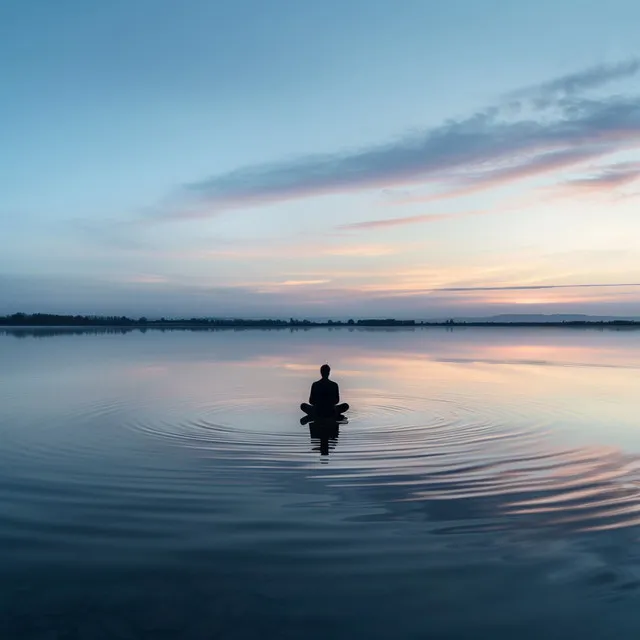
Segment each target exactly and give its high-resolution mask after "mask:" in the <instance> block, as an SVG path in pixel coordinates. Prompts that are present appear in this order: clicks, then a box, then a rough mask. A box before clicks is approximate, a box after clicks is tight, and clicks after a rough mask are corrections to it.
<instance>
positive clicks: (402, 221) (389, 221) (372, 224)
mask: <svg viewBox="0 0 640 640" xmlns="http://www.w3.org/2000/svg"><path fill="white" fill-rule="evenodd" d="M487 213H495V212H492V211H489V210H486V211H484V210H479V211H458V212H453V213H427V214H424V215H418V216H405V217H403V218H384V219H382V220H365V221H363V222H351V223H349V224H342V225H339V226H338V227H337V229H341V230H343V231H357V230H365V229H384V228H387V227H400V226H405V225H408V224H428V223H432V222H442V221H443V220H452V219H454V218H464V217H467V216H474V215H483V214H487Z"/></svg>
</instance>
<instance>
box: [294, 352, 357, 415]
mask: <svg viewBox="0 0 640 640" xmlns="http://www.w3.org/2000/svg"><path fill="white" fill-rule="evenodd" d="M330 373H331V367H329V365H328V364H323V365H322V366H321V367H320V375H321V376H322V377H321V378H320V380H316V381H315V382H314V383H313V384H312V385H311V393H310V394H309V404H307V403H305V402H303V403H302V404H301V405H300V408H301V409H302V410H303V411H304V412H305V413H306V414H307V415H308V416H312V417H313V418H336V419H339V418H340V416H341V415H342V414H343V413H344V412H345V411H347V410H348V409H349V405H348V404H347V403H346V402H343V403H342V404H340V388H339V387H338V385H337V383H335V382H334V381H333V380H329V374H330Z"/></svg>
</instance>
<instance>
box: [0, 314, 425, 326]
mask: <svg viewBox="0 0 640 640" xmlns="http://www.w3.org/2000/svg"><path fill="white" fill-rule="evenodd" d="M0 325H2V326H14V327H21V326H30V327H56V326H57V327H141V326H143V327H177V326H192V327H320V326H330V327H333V326H337V327H339V326H365V327H374V326H379V327H395V326H398V327H405V326H415V325H416V321H415V320H395V319H393V318H388V319H382V320H376V319H371V320H348V321H342V320H328V321H327V322H316V321H311V320H296V319H295V318H290V319H289V320H272V319H261V320H250V319H246V318H177V319H175V318H160V319H156V320H150V319H148V318H146V317H144V316H142V317H140V318H129V317H127V316H83V315H75V316H74V315H57V314H52V313H33V314H27V313H14V314H12V315H8V316H1V317H0Z"/></svg>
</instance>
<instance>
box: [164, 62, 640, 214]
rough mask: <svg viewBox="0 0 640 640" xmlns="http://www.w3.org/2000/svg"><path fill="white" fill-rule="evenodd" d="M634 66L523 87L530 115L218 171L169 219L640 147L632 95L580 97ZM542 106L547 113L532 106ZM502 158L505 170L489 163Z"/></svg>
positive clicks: (506, 111)
mask: <svg viewBox="0 0 640 640" xmlns="http://www.w3.org/2000/svg"><path fill="white" fill-rule="evenodd" d="M639 65H640V63H639V62H638V61H637V60H635V59H633V60H629V61H626V62H621V63H619V64H617V65H608V66H598V67H594V68H591V69H587V70H585V71H582V72H580V73H576V74H572V75H569V76H563V77H561V78H557V79H555V80H552V81H550V82H548V83H543V84H541V85H538V86H537V87H533V88H528V89H526V90H524V91H523V92H521V93H520V100H521V102H522V103H523V104H526V105H528V106H531V107H533V108H534V109H533V115H531V116H530V117H528V118H525V117H521V118H520V119H517V118H516V119H513V117H512V110H510V108H509V105H508V104H507V103H499V104H497V105H494V106H491V107H489V108H487V109H485V110H484V111H481V112H479V113H476V114H474V115H472V116H470V117H468V118H464V119H458V120H450V121H448V122H445V123H444V124H442V125H440V126H438V127H435V128H433V129H430V130H426V131H423V132H421V133H417V134H412V135H410V136H408V137H405V138H402V139H398V140H395V141H392V142H389V143H387V144H381V145H377V146H373V147H370V148H364V149H360V150H355V151H349V152H344V153H335V154H328V155H315V156H308V157H302V158H299V159H294V160H291V161H286V162H280V163H272V164H265V165H258V166H249V167H243V168H239V169H237V170H235V171H232V172H229V173H225V174H219V175H214V176H212V177H210V178H208V179H206V180H202V181H199V182H195V183H192V184H190V185H187V186H186V187H185V192H186V194H187V199H188V200H189V203H188V204H187V205H185V207H186V209H188V211H185V210H180V209H172V210H171V211H168V212H167V213H166V216H167V217H168V218H174V217H181V216H186V217H193V216H194V215H195V216H198V217H206V216H211V215H215V214H217V213H220V212H221V211H225V210H228V209H231V208H237V207H246V206H254V205H258V204H268V203H273V202H278V201H283V200H288V199H294V198H302V197H308V196H318V195H324V194H333V193H339V192H346V191H352V190H361V189H374V188H375V189H387V188H390V187H392V188H394V187H399V186H400V187H401V186H403V185H411V184H424V183H426V182H434V181H436V182H438V181H442V180H446V179H450V178H452V177H455V176H454V175H453V174H455V173H456V172H460V171H473V170H475V171H480V170H482V172H481V173H480V175H478V176H476V178H475V179H476V186H478V185H479V184H482V183H483V182H484V183H485V184H487V181H488V183H489V184H495V183H496V181H498V182H500V183H504V182H508V181H511V180H514V179H521V178H522V177H523V176H525V177H526V176H529V175H533V174H536V173H539V172H542V171H545V170H549V169H552V168H558V167H563V166H568V165H569V164H572V163H575V162H579V161H582V160H584V159H585V158H589V157H593V155H604V154H607V153H614V152H615V151H617V150H619V149H620V148H621V147H627V148H628V147H635V146H638V145H640V101H639V100H638V99H636V98H634V97H624V96H613V97H609V98H600V99H587V98H585V97H583V96H580V95H579V94H580V92H582V91H584V90H586V89H592V88H595V87H599V86H602V85H604V84H605V83H607V82H610V81H612V80H616V79H621V78H625V77H629V76H631V75H633V74H635V73H637V71H638V69H639V68H640V67H639ZM541 100H542V101H544V100H546V103H545V104H544V105H543V104H542V103H541ZM541 108H544V110H545V112H544V113H539V112H538V111H536V109H541ZM499 163H502V164H503V168H496V167H495V165H496V164H499ZM484 167H487V168H488V170H489V173H488V174H485V173H484V170H483V168H484ZM492 172H493V173H492ZM472 178H473V177H472ZM194 212H195V213H194Z"/></svg>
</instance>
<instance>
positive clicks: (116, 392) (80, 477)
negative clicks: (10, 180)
mask: <svg viewBox="0 0 640 640" xmlns="http://www.w3.org/2000/svg"><path fill="white" fill-rule="evenodd" d="M327 360H328V361H330V362H331V364H332V366H333V367H334V370H335V371H336V372H339V378H340V386H341V393H342V395H344V397H345V398H347V399H348V400H349V403H350V404H351V405H352V408H351V409H350V412H349V415H350V420H349V424H348V426H343V425H340V424H339V423H337V422H331V423H329V424H327V423H326V422H320V421H317V420H312V419H310V418H304V419H303V421H302V424H303V425H304V426H303V427H301V426H300V424H299V417H300V414H299V403H300V399H301V398H303V397H306V396H307V394H308V392H309V376H310V375H316V372H317V370H318V363H319V362H324V361H327ZM0 362H2V363H3V367H2V368H1V369H0V406H2V409H3V410H2V415H0V439H1V441H2V447H1V448H0V504H2V515H3V518H2V523H0V576H9V577H7V578H5V579H4V581H3V580H2V578H1V577H0V628H2V629H3V630H4V628H5V627H3V626H2V624H7V627H6V628H8V629H10V632H11V633H14V637H28V638H29V637H34V638H37V637H43V636H44V637H47V636H46V634H47V629H46V624H45V623H44V622H42V620H43V617H44V616H46V615H49V612H50V611H54V614H55V615H58V612H59V611H60V610H62V611H68V612H69V617H68V618H65V620H72V619H74V618H73V615H72V614H74V613H76V614H77V611H76V610H75V609H74V606H73V604H69V603H70V602H71V603H74V602H78V603H80V604H81V605H82V607H81V606H80V605H78V608H77V609H78V610H84V611H89V610H92V609H91V607H94V609H95V610H96V611H102V609H100V607H102V606H104V607H105V608H108V607H109V606H116V604H117V603H118V602H119V601H118V598H122V601H126V605H127V606H133V605H130V602H131V601H132V600H133V601H135V602H140V603H146V604H145V606H146V607H147V608H148V610H149V612H150V613H149V614H148V616H147V618H145V616H144V615H142V614H141V613H140V611H136V615H131V614H130V613H127V612H126V611H123V612H122V615H121V616H120V617H119V618H118V619H120V620H123V621H127V620H134V622H131V623H130V624H131V626H132V627H135V625H136V624H143V623H139V622H136V620H137V618H136V616H139V617H141V618H144V625H149V626H150V627H152V626H153V624H158V619H159V618H162V616H163V615H164V616H165V617H171V616H170V612H174V613H175V611H176V608H177V609H180V607H184V611H183V613H184V616H183V618H184V623H183V624H184V626H185V628H186V627H187V626H188V624H189V623H190V622H191V621H193V620H196V619H200V620H203V621H207V620H208V619H207V615H208V614H207V611H208V608H207V607H210V605H211V603H212V602H216V603H221V604H220V606H219V608H218V609H216V612H215V616H212V617H214V618H215V624H219V625H221V626H219V627H216V629H217V631H216V633H217V632H218V631H219V635H221V636H222V635H224V634H227V635H232V634H233V631H238V629H242V633H241V632H238V633H237V635H238V637H251V636H252V634H251V633H250V631H251V629H249V626H250V622H249V621H250V619H259V620H260V621H261V622H264V621H265V620H266V622H265V625H266V626H264V629H267V630H268V631H269V634H271V635H274V637H276V636H277V637H301V636H302V635H305V636H306V637H317V636H314V633H315V632H314V631H313V630H312V629H311V628H310V626H309V625H308V620H309V619H310V618H309V616H311V617H313V615H317V603H318V601H319V598H322V597H326V594H327V593H332V594H333V595H335V596H336V597H337V598H338V599H345V600H347V599H348V600H349V602H350V603H351V604H350V607H349V608H344V609H340V611H339V612H331V613H328V614H325V615H324V617H323V618H322V622H323V623H325V624H326V626H322V625H320V627H322V628H321V631H322V633H323V635H324V637H326V636H327V635H330V636H331V637H344V638H346V637H354V635H358V637H369V638H374V637H380V638H382V637H394V635H398V636H402V637H427V636H429V635H431V637H449V638H453V637H461V638H464V637H473V634H474V633H477V632H478V630H486V629H487V628H489V627H488V626H487V625H489V626H490V624H495V625H496V626H495V627H494V628H499V625H500V624H504V623H505V616H506V615H507V614H508V615H509V616H512V618H511V621H512V623H513V624H512V626H511V627H510V629H511V631H513V633H511V634H507V635H508V636H509V637H516V636H517V637H527V636H526V634H523V633H522V631H523V627H518V626H517V624H518V623H521V622H522V620H525V619H526V620H528V621H529V622H530V624H531V625H532V626H531V627H527V628H530V629H534V630H535V633H534V632H533V631H531V634H530V636H528V637H532V638H533V637H553V636H552V634H551V635H550V633H549V632H550V630H551V631H553V629H554V628H559V627H558V626H556V625H555V624H554V623H555V622H557V621H558V620H559V619H560V618H561V617H562V616H565V615H566V616H569V618H570V620H569V621H570V626H569V628H571V629H572V630H573V631H576V629H577V626H576V621H582V620H585V619H586V617H588V616H592V618H591V619H590V621H589V622H590V624H587V623H585V626H584V628H583V629H582V632H581V633H580V634H577V635H580V637H582V638H592V637H596V636H594V635H590V633H591V631H592V629H593V628H594V627H593V624H592V623H593V622H594V621H595V622H596V623H598V624H602V625H603V627H604V631H605V632H606V633H603V635H602V637H603V638H605V637H614V636H615V637H634V636H625V635H624V634H623V632H622V631H621V630H620V629H621V627H620V626H619V625H621V624H622V622H621V621H622V620H623V618H624V616H623V615H621V610H620V609H616V610H615V612H614V613H615V615H614V613H612V612H613V609H609V608H607V607H608V606H609V603H610V602H611V601H613V600H614V599H615V601H616V603H617V602H623V604H624V603H625V602H627V600H625V599H628V602H629V603H630V604H629V608H628V610H629V612H630V614H629V615H630V618H629V619H631V617H633V616H637V614H635V609H634V607H633V606H631V605H635V604H636V602H635V601H634V600H633V598H635V597H637V596H636V594H637V593H640V558H638V557H637V554H636V551H635V549H636V547H637V545H636V542H637V540H636V538H637V535H638V531H639V529H638V525H639V524H640V432H639V431H638V424H637V397H638V389H637V375H636V373H637V371H638V370H639V369H640V333H637V332H636V333H622V332H614V331H611V332H589V331H585V332H575V331H571V332H566V331H563V330H557V329H550V330H525V331H521V332H515V331H508V332H501V331H492V330H486V329H481V330H477V331H460V332H458V331H454V332H448V333H447V332H445V331H439V330H415V331H412V332H408V331H403V330H396V331H388V330H386V331H378V332H376V331H375V330H362V331H360V330H355V331H353V332H349V331H334V332H331V333H330V332H328V331H323V330H313V331H310V332H309V333H308V334H304V333H302V332H301V333H299V334H297V333H290V332H288V331H284V332H275V331H274V332H271V333H269V334H268V335H266V334H265V333H263V332H261V331H254V332H252V331H243V332H232V331H228V332H166V333H161V332H154V331H149V332H147V333H146V334H145V335H142V334H140V333H137V332H132V333H127V334H125V335H120V334H119V333H112V334H109V333H101V334H99V335H98V334H96V335H89V336H77V335H73V334H70V335H68V334H65V335H58V336H56V337H55V339H50V340H12V339H9V338H8V337H7V336H4V337H2V336H0ZM36 399H37V401H36ZM307 428H308V430H309V432H308V434H307ZM310 449H311V451H312V453H310ZM318 458H319V459H320V460H321V461H322V462H327V461H329V460H330V464H327V465H322V466H321V465H319V464H318ZM38 571H41V574H39V573H38ZM136 571H137V572H138V573H136ZM162 571H164V574H163V575H164V576H165V578H164V579H162V578H161V579H158V578H157V577H156V576H157V575H159V574H161V573H162ZM70 576H72V577H70ZM87 576H89V577H87ZM110 581H111V582H110ZM430 581H431V582H430ZM159 583H160V585H161V586H160V587H158V584H159ZM61 584H63V585H65V589H66V591H64V592H63V591H62V590H59V589H52V585H61ZM123 584H124V585H128V586H127V587H126V589H129V591H128V592H127V593H128V594H129V595H128V596H126V597H125V595H123V594H124V593H125V592H124V591H123V587H122V585H123ZM443 584H444V585H447V588H446V589H443V588H441V587H442V585H443ZM523 584H526V585H527V595H526V597H525V596H523V595H522V585H523ZM140 585H143V586H144V587H145V588H141V586H140ZM149 585H152V588H147V587H148V586H149ZM177 585H179V586H177ZM185 585H186V586H185ZM220 585H222V586H220ZM567 585H570V587H571V588H567ZM74 589H75V591H74ZM183 589H186V592H184V593H183ZM190 589H191V590H190ZM216 589H217V590H216ZM187 592H188V593H187ZM24 593H28V594H29V598H24V597H23V596H24ZM52 593H53V594H54V595H55V596H56V597H57V598H58V600H55V601H54V600H51V598H52V596H51V595H50V594H52ZM159 593H162V594H163V598H164V600H162V602H164V603H165V605H163V606H160V605H159V604H158V602H156V600H154V597H155V596H156V594H159ZM274 593H275V594H277V596H273V594H274ZM91 594H92V597H93V598H94V599H93V600H92V601H91V602H86V600H84V599H83V598H85V597H86V598H89V595H91ZM354 594H356V595H354ZM358 594H359V597H360V599H358ZM389 594H399V595H398V596H397V597H396V596H390V595H389ZM165 596H166V597H165ZM592 596H593V597H592ZM74 598H75V600H74ZM541 602H544V603H545V604H544V607H540V606H539V608H538V609H537V610H536V606H538V605H539V603H541ZM585 602H588V603H589V606H588V607H585ZM5 603H9V604H5ZM24 603H26V604H24ZM36 603H39V604H36ZM96 603H98V604H96ZM114 603H116V604H114ZM166 603H172V604H171V606H167V605H166ZM199 603H200V604H199ZM239 603H240V604H239ZM120 604H122V603H120ZM85 605H86V606H85ZM152 605H153V606H152ZM156 605H157V606H156ZM140 606H141V607H142V604H141V605H140ZM616 606H617V605H616ZM3 607H4V609H3ZM21 607H22V609H21ZM65 607H66V609H65ZM122 607H123V608H124V609H126V606H125V605H122ZM172 607H173V608H172ZM190 607H191V608H190ZM233 607H236V609H233ZM243 607H244V608H243ZM134 608H135V607H134ZM245 609H246V610H245ZM16 610H20V611H23V613H22V614H21V615H22V617H21V618H20V621H19V623H15V622H7V620H8V619H9V617H10V616H11V615H15V611H16ZM152 610H153V613H151V611H152ZM232 610H233V611H236V612H237V615H236V617H235V618H234V620H233V622H234V624H235V625H236V626H235V627H234V626H233V624H231V623H229V624H228V625H227V624H222V623H220V621H227V622H228V620H229V615H230V614H229V613H228V612H229V611H232ZM425 610H428V611H430V612H432V615H430V616H427V617H425V616H424V612H425ZM34 611H35V613H37V612H38V611H40V613H41V614H42V611H44V612H45V613H44V614H42V615H40V618H38V616H37V615H35V614H34ZM460 611H464V615H460ZM7 612H8V613H7ZM314 612H315V613H314ZM434 612H435V613H434ZM505 612H507V613H505ZM549 612H553V615H551V614H550V613H549ZM5 614H6V615H5ZM54 614H52V615H54ZM175 615H177V614H175ZM296 615H298V616H299V620H300V626H299V627H297V628H296V629H295V630H293V629H291V628H290V627H289V630H290V633H289V635H288V636H287V635H286V634H285V635H283V634H279V630H281V629H282V628H283V626H284V627H286V625H288V624H292V623H291V620H292V619H293V618H295V616H296ZM573 615H575V616H576V617H575V618H573V617H571V616H573ZM3 616H4V617H3ZM269 616H271V617H269ZM109 617H110V618H113V613H112V612H111V611H110V612H109ZM569 618H568V619H569ZM48 619H49V618H47V620H48ZM61 619H62V616H59V618H55V620H54V622H52V623H51V624H52V625H54V626H55V625H56V624H60V625H61V624H62V623H61V622H59V620H61ZM634 619H635V620H636V621H637V618H634ZM38 620H39V622H38ZM181 620H182V618H181ZM389 620H391V621H393V623H391V622H389ZM563 620H564V619H563ZM385 621H386V622H385ZM566 621H567V620H564V622H566ZM605 622H606V624H605ZM87 624H90V623H89V622H87ZM123 624H125V623H124V622H123ZM127 624H129V623H127ZM208 624H213V622H211V620H208ZM11 625H13V626H11ZM20 625H22V626H20ZM29 625H32V626H29ZM38 625H40V626H38ZM243 625H246V626H243ZM398 625H400V626H401V627H402V629H403V630H404V631H406V633H405V634H404V635H402V633H401V631H399V630H398V629H397V628H396V627H397V626H398ZM412 625H414V626H413V627H412ZM23 627H24V629H26V631H25V633H24V634H23V635H22V636H20V635H18V631H19V630H21V629H23ZM320 627H318V628H320ZM230 630H231V631H230ZM200 631H201V633H200V635H198V631H197V630H194V631H193V632H192V635H191V636H190V635H188V634H187V633H186V632H185V633H184V634H183V636H182V637H211V636H212V635H214V634H212V632H211V628H208V629H202V630H200ZM253 631H255V628H254V629H253ZM354 631H355V632H356V633H355V634H354ZM444 631H446V634H445V633H444ZM58 632H59V635H64V633H67V634H68V636H69V637H83V636H82V635H81V634H80V633H79V632H78V633H75V631H73V630H64V629H60V628H58ZM455 632H459V633H460V635H459V636H456V635H455ZM11 633H8V635H7V637H11ZM74 633H75V635H74ZM98 633H99V632H98ZM127 633H128V631H127V630H126V629H125V630H124V631H123V632H122V635H123V636H124V637H126V634H127ZM136 633H137V632H136ZM319 633H320V632H318V634H319ZM465 633H466V635H465ZM616 633H617V635H616ZM38 634H40V635H38ZM153 634H154V631H149V632H148V634H147V635H145V632H142V633H139V634H138V635H136V634H135V633H133V632H131V633H130V634H129V635H130V636H132V637H158V636H159V635H162V634H160V633H156V635H155V636H154V635H153ZM376 634H377V635H376ZM438 634H440V635H438ZM49 635H52V634H49ZM253 635H254V636H255V634H253ZM52 637H53V635H52ZM96 637H100V636H99V635H97V636H96ZM492 637H497V636H495V635H494V636H492Z"/></svg>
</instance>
